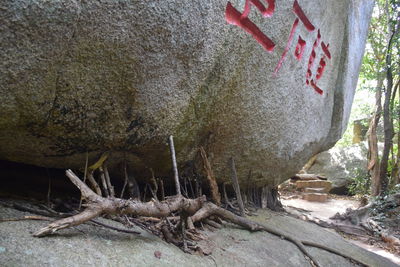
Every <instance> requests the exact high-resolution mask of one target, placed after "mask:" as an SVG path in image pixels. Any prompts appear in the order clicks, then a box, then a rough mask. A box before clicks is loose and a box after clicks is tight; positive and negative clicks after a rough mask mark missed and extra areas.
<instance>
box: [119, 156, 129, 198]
mask: <svg viewBox="0 0 400 267" xmlns="http://www.w3.org/2000/svg"><path fill="white" fill-rule="evenodd" d="M124 176H125V179H124V185H123V186H122V190H121V195H120V196H119V197H120V198H123V197H124V192H125V188H126V185H127V184H128V171H127V169H126V159H125V161H124Z"/></svg>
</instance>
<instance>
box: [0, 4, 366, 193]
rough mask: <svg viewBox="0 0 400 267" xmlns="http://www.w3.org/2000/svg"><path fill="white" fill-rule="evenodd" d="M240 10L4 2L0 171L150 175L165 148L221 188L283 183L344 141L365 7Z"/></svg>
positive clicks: (165, 163)
mask: <svg viewBox="0 0 400 267" xmlns="http://www.w3.org/2000/svg"><path fill="white" fill-rule="evenodd" d="M244 2H245V1H238V0H233V1H231V2H228V1H211V0H205V1H191V2H185V3H178V2H177V1H170V0H166V1H162V2H159V1H102V2H99V1H84V2H82V1H74V0H62V1H33V0H18V1H11V0H6V1H1V3H0V32H1V34H0V53H1V57H2V60H1V61H0V93H1V94H0V103H1V104H0V107H1V109H0V159H6V160H10V161H17V162H24V163H30V164H35V165H39V166H48V167H58V168H67V167H68V168H78V167H82V166H84V164H85V155H86V152H89V159H90V161H94V160H95V159H97V158H98V157H99V155H100V154H101V153H102V152H104V151H112V155H113V157H114V159H115V162H117V161H118V159H121V158H122V157H126V158H128V160H129V161H130V163H131V165H132V166H135V168H137V170H139V169H140V168H144V167H151V168H153V169H154V170H155V172H156V174H157V173H158V174H160V175H161V174H163V173H166V172H167V171H168V169H169V168H170V161H169V156H168V147H167V146H166V140H167V137H168V136H169V135H171V134H172V135H174V136H175V143H176V151H177V153H178V155H177V156H178V161H179V163H180V164H183V163H185V162H187V161H189V160H193V159H194V158H195V157H196V154H197V151H198V147H199V146H204V148H205V149H206V151H207V153H208V155H209V157H210V161H211V164H212V166H213V169H214V172H215V173H216V176H217V179H218V180H219V181H223V180H226V179H229V172H228V171H227V160H228V158H229V157H234V158H235V160H236V165H237V169H238V174H239V178H240V179H241V182H242V183H243V182H245V181H246V180H248V178H247V177H248V176H247V174H248V172H249V170H252V176H251V179H252V180H251V183H252V184H259V185H260V186H261V185H276V184H278V183H280V182H282V181H283V180H285V179H287V178H288V177H290V176H291V175H292V174H294V173H295V172H296V171H297V170H299V169H300V168H301V166H302V165H303V164H304V163H305V162H306V161H307V159H308V158H309V157H310V156H311V155H313V154H316V153H318V152H320V151H322V150H326V149H328V148H329V147H330V146H332V145H333V144H334V143H335V142H336V141H337V140H338V139H339V138H340V136H341V134H342V132H343V131H344V129H345V127H346V124H347V120H348V116H349V112H350V108H351V103H352V99H353V94H354V89H355V86H356V83H357V76H358V71H359V67H360V62H361V58H362V55H363V51H364V45H365V39H366V35H367V29H368V24H369V19H370V15H371V12H372V7H373V1H372V0H344V1H317V3H316V1H307V0H299V1H297V0H296V1H274V0H268V1H260V2H258V1H256V2H257V3H259V4H261V5H257V7H256V5H252V4H251V2H250V1H246V2H247V4H248V5H246V6H245V5H244ZM247 11H248V12H247ZM242 13H243V14H242Z"/></svg>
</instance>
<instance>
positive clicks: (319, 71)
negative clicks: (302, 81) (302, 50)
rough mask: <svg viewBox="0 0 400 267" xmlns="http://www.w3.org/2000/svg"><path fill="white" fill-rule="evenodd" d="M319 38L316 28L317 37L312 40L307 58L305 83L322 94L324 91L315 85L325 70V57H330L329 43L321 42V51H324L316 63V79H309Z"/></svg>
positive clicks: (319, 34)
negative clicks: (312, 43) (311, 46)
mask: <svg viewBox="0 0 400 267" xmlns="http://www.w3.org/2000/svg"><path fill="white" fill-rule="evenodd" d="M320 40H321V33H320V31H319V30H318V35H317V39H316V40H315V42H314V45H313V49H312V51H311V55H310V58H309V59H308V68H307V73H306V84H307V85H311V87H312V88H314V90H315V91H316V92H317V93H318V94H320V95H322V94H323V93H324V91H323V90H322V89H321V88H319V87H318V86H317V81H318V80H319V79H321V77H322V75H323V74H324V70H325V66H326V58H328V59H331V53H330V51H329V44H328V45H326V44H325V43H324V42H321V48H322V51H323V52H324V55H323V56H322V57H321V59H320V60H319V64H318V68H317V73H316V75H315V80H316V81H314V79H312V80H311V81H310V79H311V77H312V74H313V73H312V70H311V69H312V67H313V65H314V62H315V58H316V52H315V50H316V48H317V47H318V46H319V43H320Z"/></svg>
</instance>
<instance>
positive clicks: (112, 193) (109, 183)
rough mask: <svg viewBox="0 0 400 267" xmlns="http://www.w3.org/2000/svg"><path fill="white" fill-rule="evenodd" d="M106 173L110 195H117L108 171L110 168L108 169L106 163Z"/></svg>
mask: <svg viewBox="0 0 400 267" xmlns="http://www.w3.org/2000/svg"><path fill="white" fill-rule="evenodd" d="M104 174H105V178H106V183H107V187H108V191H109V193H110V196H111V197H115V192H114V187H113V186H112V184H111V178H110V173H109V172H108V169H107V166H106V165H104Z"/></svg>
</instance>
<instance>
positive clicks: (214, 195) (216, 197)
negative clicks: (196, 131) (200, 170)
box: [199, 147, 221, 206]
mask: <svg viewBox="0 0 400 267" xmlns="http://www.w3.org/2000/svg"><path fill="white" fill-rule="evenodd" d="M199 151H200V155H201V158H202V159H203V167H204V171H205V172H206V177H207V181H208V184H209V186H210V192H211V200H212V201H213V202H214V203H215V204H216V205H218V206H219V205H221V195H220V194H219V190H218V185H217V182H216V179H215V176H214V173H213V171H212V169H211V164H210V162H209V161H208V158H207V154H206V151H205V150H204V148H203V147H200V148H199Z"/></svg>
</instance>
